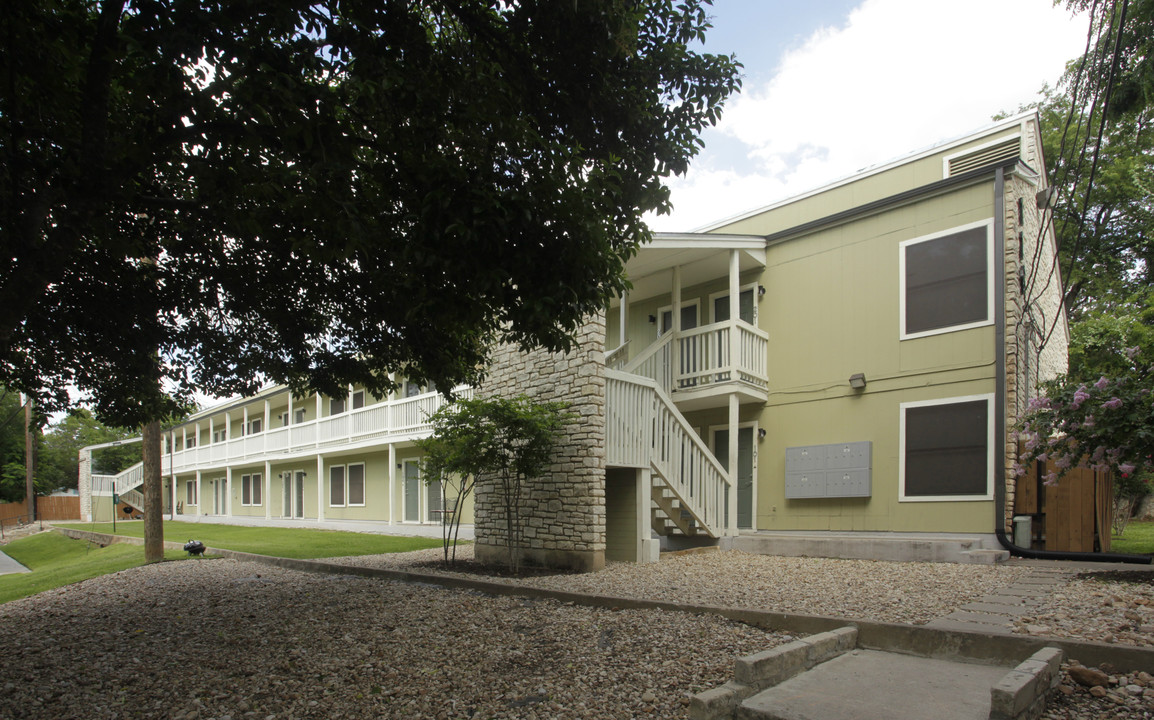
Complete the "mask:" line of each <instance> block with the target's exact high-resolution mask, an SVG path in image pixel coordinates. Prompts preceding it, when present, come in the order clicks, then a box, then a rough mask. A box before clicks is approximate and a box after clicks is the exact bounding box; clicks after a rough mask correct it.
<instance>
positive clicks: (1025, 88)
mask: <svg viewBox="0 0 1154 720" xmlns="http://www.w3.org/2000/svg"><path fill="white" fill-rule="evenodd" d="M1085 33H1086V26H1085V22H1084V21H1083V20H1081V19H1080V18H1072V17H1071V16H1070V14H1069V12H1068V11H1066V10H1064V9H1062V8H1055V7H1054V6H1053V5H1052V3H1051V0H971V1H970V2H965V3H943V2H926V0H866V1H865V2H863V3H862V4H861V5H860V6H859V7H858V8H857V9H855V10H854V11H853V12H852V13H851V14H850V15H849V17H848V18H847V19H846V20H845V22H844V24H843V25H842V26H840V27H825V28H821V29H819V30H818V31H816V32H815V33H814V34H813V35H812V36H811V37H810V38H809V39H808V41H806V42H805V43H804V44H803V45H802V46H801V47H799V48H797V49H795V50H792V51H790V52H788V53H786V54H785V55H784V56H783V57H782V59H781V62H780V65H779V67H778V69H777V71H776V72H775V73H773V75H772V79H770V80H769V81H768V82H766V83H764V84H761V85H759V86H749V85H747V86H746V87H745V88H744V91H743V93H742V94H741V95H740V96H738V97H737V98H735V99H733V100H731V102H730V104H729V107H728V108H727V110H726V112H725V115H724V117H723V119H722V121H721V123H720V125H719V126H718V128H717V131H716V132H717V133H720V134H721V135H722V136H724V137H726V138H727V141H726V142H723V143H718V147H724V152H720V151H712V152H711V148H710V145H709V144H707V145H706V149H705V151H704V152H703V154H702V155H701V156H700V157H699V158H698V159H697V161H696V162H695V163H694V164H693V166H692V168H691V170H690V172H689V175H688V176H687V177H685V178H678V179H676V180H674V181H673V182H672V183H671V184H670V185H671V188H672V192H673V203H674V213H673V215H671V216H666V217H663V218H655V219H654V220H653V223H652V224H653V227H654V228H655V229H659V230H686V229H691V228H694V227H698V226H700V225H702V224H705V223H708V222H712V221H716V220H721V219H723V218H726V217H728V216H731V215H734V214H737V213H740V212H742V211H745V210H749V209H752V208H755V207H759V206H762V205H766V204H768V203H771V202H773V201H775V200H779V199H781V198H783V197H787V196H789V195H793V194H796V193H799V192H802V191H804V190H807V189H810V188H812V187H815V186H819V185H822V184H825V183H827V182H831V181H833V180H836V179H838V178H840V177H843V176H845V175H848V174H850V173H852V172H854V171H856V170H858V169H861V168H863V167H867V166H869V165H874V164H877V163H880V162H884V161H886V160H889V159H892V158H895V157H899V156H901V155H904V154H906V153H909V152H912V151H914V150H918V149H921V148H923V147H926V146H929V145H932V144H933V143H936V142H939V141H941V140H945V139H948V138H951V137H954V136H958V135H962V134H965V133H966V132H968V131H970V130H973V129H975V128H978V127H980V126H982V125H984V124H986V123H988V122H989V121H990V118H991V116H992V115H993V114H995V113H997V112H999V111H1002V110H1005V111H1014V110H1017V108H1018V107H1019V106H1020V105H1022V104H1025V103H1028V102H1031V101H1033V100H1034V99H1035V97H1036V93H1037V92H1038V90H1039V89H1041V86H1042V84H1043V83H1046V82H1049V83H1051V84H1053V83H1054V82H1055V81H1056V80H1057V78H1058V77H1059V75H1060V74H1061V72H1062V70H1063V67H1064V64H1065V62H1066V61H1067V60H1069V59H1071V58H1073V57H1075V56H1076V55H1078V54H1080V53H1081V51H1082V47H1083V44H1084V42H1085ZM739 59H740V53H739ZM715 137H716V135H715ZM707 143H708V138H707ZM734 153H739V154H740V153H744V157H740V156H738V157H735V156H734Z"/></svg>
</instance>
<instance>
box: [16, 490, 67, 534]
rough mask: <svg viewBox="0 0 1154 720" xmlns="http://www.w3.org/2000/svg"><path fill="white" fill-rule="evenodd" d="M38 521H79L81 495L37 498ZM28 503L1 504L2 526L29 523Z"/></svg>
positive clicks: (22, 501)
mask: <svg viewBox="0 0 1154 720" xmlns="http://www.w3.org/2000/svg"><path fill="white" fill-rule="evenodd" d="M36 519H37V520H79V519H80V496H79V495H45V496H42V497H38V498H36ZM28 520H29V518H28V503H27V502H26V501H24V500H21V501H20V502H18V503H4V504H0V525H2V526H3V527H9V526H12V525H16V524H19V523H22V522H28Z"/></svg>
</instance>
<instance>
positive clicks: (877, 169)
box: [690, 110, 1039, 234]
mask: <svg viewBox="0 0 1154 720" xmlns="http://www.w3.org/2000/svg"><path fill="white" fill-rule="evenodd" d="M1030 121H1034V122H1035V123H1036V124H1037V123H1039V120H1038V111H1037V110H1027V111H1026V112H1022V113H1018V114H1017V115H1012V116H1010V117H1008V118H1006V119H1004V120H1001V121H999V122H996V123H992V124H990V125H987V126H985V127H981V128H978V129H976V130H974V131H973V132H971V133H967V134H966V135H964V136H962V137H958V138H954V139H952V140H946V141H945V142H941V143H937V144H935V145H931V146H930V147H928V148H925V149H923V150H918V151H914V152H912V153H910V154H908V155H906V156H904V157H900V158H896V159H894V160H890V161H888V162H885V163H882V164H881V165H875V166H873V167H870V168H866V169H865V170H862V171H861V172H856V173H854V174H852V175H847V176H845V177H843V178H840V179H838V180H834V181H833V182H831V183H828V184H826V185H822V186H820V187H816V188H813V189H812V190H808V191H806V192H803V193H801V194H799V195H792V196H790V197H787V198H782V199H781V200H778V201H776V202H773V203H770V204H768V205H763V206H761V207H758V208H753V209H752V210H746V211H745V212H741V213H737V214H736V215H732V216H730V217H727V218H723V219H721V220H718V221H717V222H712V223H709V224H708V225H703V226H701V227H699V228H695V229H694V230H693V232H692V233H690V234H693V233H708V232H710V231H712V230H716V229H718V228H722V227H725V226H726V225H732V224H734V223H737V222H740V221H742V220H746V219H749V218H751V217H755V216H757V215H761V214H762V213H767V212H769V211H771V210H776V209H778V208H781V207H785V206H786V205H791V204H793V203H795V202H798V201H799V200H804V199H806V198H810V197H813V196H815V195H820V194H822V193H824V192H828V191H830V190H833V189H835V188H838V187H841V186H842V185H848V184H850V183H852V182H857V181H858V180H862V179H864V178H867V177H870V176H872V175H878V174H880V173H883V172H885V171H887V170H892V169H893V168H896V167H901V166H902V165H905V164H907V163H912V162H917V161H918V160H922V159H924V158H927V157H929V156H931V155H936V154H937V153H940V152H942V151H944V150H949V149H950V148H955V147H961V146H962V145H965V144H966V143H968V142H973V141H974V140H976V139H977V138H978V137H980V136H983V135H993V134H994V133H997V132H1002V131H1003V130H1008V129H1009V128H1011V127H1013V126H1015V125H1017V126H1018V127H1022V128H1024V127H1025V125H1026V123H1028V122H1030Z"/></svg>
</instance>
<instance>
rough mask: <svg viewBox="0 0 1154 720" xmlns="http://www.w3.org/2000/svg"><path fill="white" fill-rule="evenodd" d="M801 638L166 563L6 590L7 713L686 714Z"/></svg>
mask: <svg viewBox="0 0 1154 720" xmlns="http://www.w3.org/2000/svg"><path fill="white" fill-rule="evenodd" d="M789 639H792V638H789V637H788V636H786V635H783V634H780V633H771V632H765V631H763V630H758V629H756V628H753V627H750V626H747V625H742V624H739V623H733V622H728V621H725V620H721V619H719V618H716V617H710V616H693V615H688V614H686V613H677V612H661V611H636V610H621V611H613V610H599V609H592V608H587V607H580V606H574V605H566V604H562V603H556V602H552V601H537V600H525V599H518V598H506V597H492V596H486V595H482V594H478V593H470V592H462V591H454V590H444V589H440V588H434V587H426V586H420V585H406V584H400V583H394V582H388V581H383V580H379V579H367V578H357V577H352V576H333V575H320V574H310V573H302V572H297V571H291V570H282V569H279V568H273V567H270V566H267V565H261V564H256V563H248V562H238V561H233V560H202V561H195V560H194V561H185V562H178V563H161V564H157V565H152V566H147V567H142V568H135V569H132V570H126V571H124V572H121V573H116V574H114V575H107V576H104V577H101V578H96V579H93V580H89V581H86V582H83V583H79V584H77V585H73V586H70V587H65V588H60V589H58V590H52V591H48V592H45V593H42V594H40V595H38V596H35V597H32V598H27V599H24V600H18V601H15V602H11V603H8V604H6V605H3V606H0V647H3V648H4V652H3V653H2V654H0V683H2V688H3V692H2V693H0V698H2V700H0V718H52V719H54V720H55V719H59V718H84V719H89V718H91V719H94V720H95V719H101V720H103V719H105V718H107V719H112V718H173V720H193V719H198V720H199V719H206V718H218V719H220V720H224V719H225V718H230V719H232V720H238V719H240V718H261V719H266V720H267V719H269V718H281V719H289V718H667V717H679V716H680V717H684V716H685V714H686V707H687V705H688V699H689V697H690V695H692V694H693V693H696V692H700V691H701V690H705V689H708V688H711V687H714V686H716V685H719V684H721V683H723V682H725V681H726V680H728V679H730V677H731V675H732V672H733V659H734V658H735V657H737V656H740V655H745V654H749V653H752V652H757V651H760V650H764V649H767V648H770V647H773V646H774V645H777V644H779V643H782V642H786V641H788V640H789ZM15 648H19V649H20V651H19V652H14V651H13V649H15Z"/></svg>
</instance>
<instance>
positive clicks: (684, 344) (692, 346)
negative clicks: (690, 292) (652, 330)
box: [657, 301, 701, 388]
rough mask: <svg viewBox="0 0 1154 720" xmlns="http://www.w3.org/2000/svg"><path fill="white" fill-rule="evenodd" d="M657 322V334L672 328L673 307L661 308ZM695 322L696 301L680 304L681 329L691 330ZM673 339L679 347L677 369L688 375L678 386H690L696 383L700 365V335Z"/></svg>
mask: <svg viewBox="0 0 1154 720" xmlns="http://www.w3.org/2000/svg"><path fill="white" fill-rule="evenodd" d="M659 323H660V324H659V326H658V329H657V332H658V334H659V335H664V334H665V333H667V332H669V331H670V330H672V329H673V309H672V308H671V307H669V308H662V309H661V320H660V321H659ZM697 323H698V313H697V302H696V301H691V302H690V303H688V304H683V305H682V306H681V331H682V332H685V331H686V330H692V329H694V328H696V327H697ZM673 341H674V342H676V343H678V347H679V348H680V358H681V360H680V362H679V363H678V366H677V369H678V370H680V372H681V374H682V375H689V377H688V378H685V379H683V380H681V381H679V382H678V387H683V388H685V387H692V386H694V385H696V384H697V378H696V377H695V374H696V373H697V369H698V367H699V366H700V363H699V361H698V350H699V349H700V347H699V344H700V343H701V336H700V335H694V336H692V337H688V338H674V340H673Z"/></svg>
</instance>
